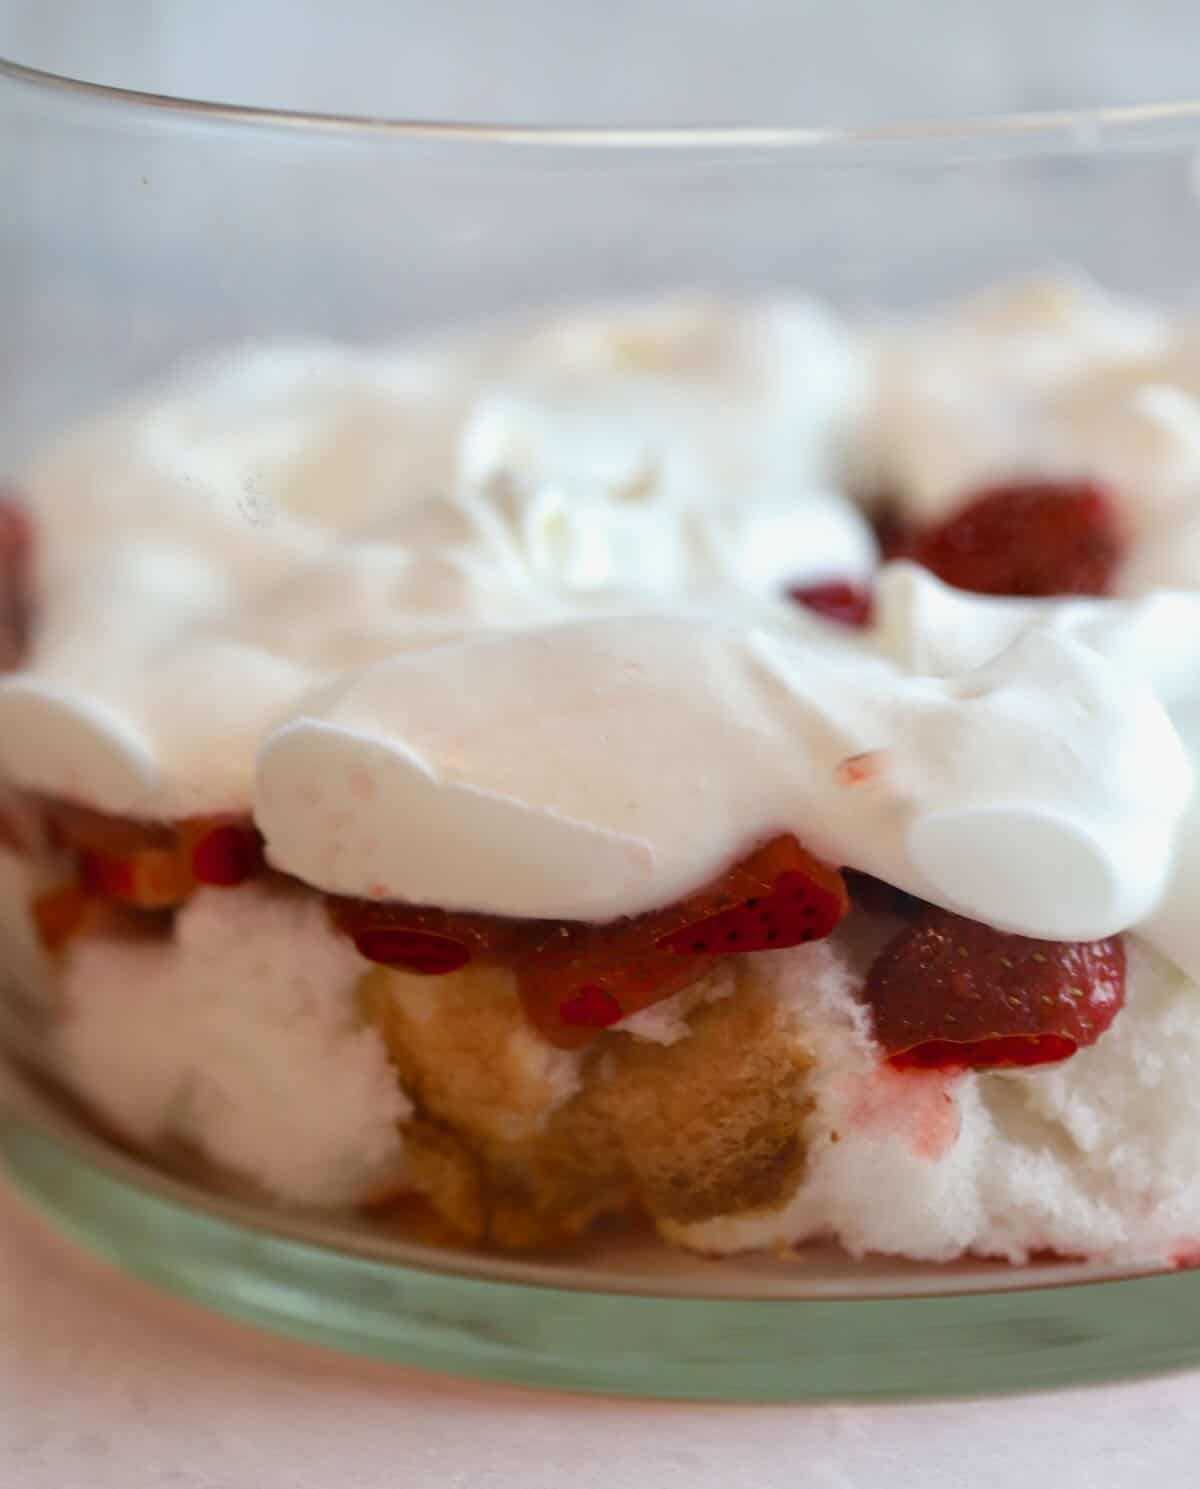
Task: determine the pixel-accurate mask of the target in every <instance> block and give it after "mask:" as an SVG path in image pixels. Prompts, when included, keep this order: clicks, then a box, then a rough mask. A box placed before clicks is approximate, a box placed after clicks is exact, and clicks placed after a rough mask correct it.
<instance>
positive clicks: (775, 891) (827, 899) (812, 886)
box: [659, 836, 850, 956]
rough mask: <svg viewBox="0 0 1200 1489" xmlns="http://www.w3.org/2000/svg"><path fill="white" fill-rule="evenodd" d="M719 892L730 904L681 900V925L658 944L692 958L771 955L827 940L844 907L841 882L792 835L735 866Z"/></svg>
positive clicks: (846, 903)
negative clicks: (710, 908)
mask: <svg viewBox="0 0 1200 1489" xmlns="http://www.w3.org/2000/svg"><path fill="white" fill-rule="evenodd" d="M718 892H719V894H720V895H721V896H722V897H723V898H724V899H725V900H726V901H728V900H733V901H734V903H733V904H731V905H728V908H722V909H717V910H716V911H715V912H713V911H709V913H704V912H705V910H707V909H708V907H707V905H706V904H705V903H704V902H705V900H706V899H707V898H708V896H707V894H705V893H702V894H700V895H697V896H695V897H693V899H691V900H685V901H684V902H683V904H682V905H681V906H679V908H678V912H667V913H668V914H670V915H671V916H672V918H675V914H676V913H678V914H679V916H680V917H681V918H682V919H683V924H682V926H681V927H680V928H679V929H678V930H673V931H671V933H670V934H669V935H667V936H664V937H662V938H661V939H660V941H659V945H660V946H666V947H669V948H670V949H671V950H672V951H675V952H686V953H689V954H691V955H694V956H732V955H735V954H740V953H742V952H747V951H777V950H779V948H780V947H783V946H800V945H802V944H803V943H804V942H805V941H819V940H821V939H822V938H824V937H825V936H828V934H829V933H830V931H832V930H833V928H834V926H835V925H837V923H838V921H839V920H841V918H842V916H843V915H845V913H846V911H847V910H848V909H849V908H850V900H849V896H848V895H847V893H846V882H845V880H844V879H843V878H842V876H841V874H840V873H838V871H837V869H832V868H830V867H829V865H828V864H824V863H822V862H821V861H820V859H817V858H814V857H813V856H812V854H811V853H807V852H806V851H805V850H804V849H803V848H802V847H801V846H800V844H799V843H798V842H797V841H796V839H795V838H793V837H790V836H789V837H780V838H774V839H773V840H772V841H771V842H770V843H768V844H767V845H766V846H765V847H763V848H760V849H759V850H758V852H757V853H753V854H751V856H750V857H749V858H747V859H744V860H743V861H742V862H741V863H740V864H737V865H736V866H735V867H734V868H733V869H731V870H730V872H729V873H728V874H727V875H726V877H725V879H724V880H723V881H721V885H720V887H719V890H718Z"/></svg>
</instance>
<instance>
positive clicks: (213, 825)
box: [179, 816, 266, 889]
mask: <svg viewBox="0 0 1200 1489" xmlns="http://www.w3.org/2000/svg"><path fill="white" fill-rule="evenodd" d="M179 847H180V851H181V853H182V855H183V859H184V862H185V864H186V865H187V868H188V870H189V872H190V874H191V877H192V878H193V879H194V880H195V882H196V883H197V884H211V885H214V886H216V887H218V888H221V889H231V888H233V886H234V885H237V884H244V883H245V882H246V880H247V879H251V878H253V877H254V876H255V875H256V874H259V873H261V872H262V870H263V869H264V868H265V866H266V861H265V859H264V858H263V844H262V837H261V835H260V834H259V832H258V829H257V828H256V827H255V826H254V824H253V823H252V822H248V821H246V820H245V819H244V818H240V817H232V816H221V817H189V818H187V819H185V820H184V821H183V822H181V823H180V824H179Z"/></svg>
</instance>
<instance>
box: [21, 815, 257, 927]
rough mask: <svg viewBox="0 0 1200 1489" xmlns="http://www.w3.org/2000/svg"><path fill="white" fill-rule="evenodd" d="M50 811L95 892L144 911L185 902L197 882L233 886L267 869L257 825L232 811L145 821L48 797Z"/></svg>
mask: <svg viewBox="0 0 1200 1489" xmlns="http://www.w3.org/2000/svg"><path fill="white" fill-rule="evenodd" d="M44 812H45V816H46V821H47V831H48V833H49V835H50V836H51V838H52V839H53V841H54V842H56V843H57V844H58V845H59V846H61V847H64V848H67V849H69V850H73V851H74V853H75V857H76V862H77V864H78V868H79V878H80V883H81V884H82V885H83V887H84V888H85V889H86V890H87V891H88V893H89V894H94V895H99V896H100V897H102V898H104V899H111V900H116V901H119V902H120V903H122V904H128V905H135V906H139V907H140V908H142V909H162V908H165V907H168V906H171V905H181V904H182V903H183V902H184V900H186V899H187V897H188V896H189V895H190V894H191V892H192V890H193V889H194V888H195V887H196V885H197V884H210V885H216V886H220V887H224V888H230V887H232V886H234V885H237V884H242V883H244V882H245V881H246V880H247V879H249V878H251V877H252V876H253V875H255V874H258V873H261V872H262V871H263V870H264V868H265V867H266V864H265V861H264V859H263V852H262V839H261V837H260V836H259V833H258V829H257V828H256V827H255V826H254V824H253V823H252V822H250V821H249V820H248V819H247V818H244V817H238V816H236V815H233V814H231V813H223V814H220V815H215V816H209V817H188V818H186V819H184V820H183V821H182V822H178V823H165V822H142V821H139V820H137V819H136V818H132V817H110V816H108V815H106V814H105V813H103V812H95V811H92V810H91V808H90V807H81V806H76V805H75V804H74V803H71V802H61V801H51V802H46V803H45V804H44Z"/></svg>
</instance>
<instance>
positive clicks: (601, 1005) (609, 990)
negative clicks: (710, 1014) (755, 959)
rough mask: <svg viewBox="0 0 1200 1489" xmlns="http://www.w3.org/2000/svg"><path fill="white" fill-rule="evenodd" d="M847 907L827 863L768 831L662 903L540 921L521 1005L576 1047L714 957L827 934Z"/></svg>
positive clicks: (525, 962)
mask: <svg viewBox="0 0 1200 1489" xmlns="http://www.w3.org/2000/svg"><path fill="white" fill-rule="evenodd" d="M849 904H850V902H849V898H848V896H847V894H846V886H845V883H844V882H843V880H842V876H841V875H840V874H839V873H838V872H837V870H836V869H832V868H830V867H829V865H828V864H825V863H822V862H821V861H820V859H817V858H814V857H813V856H812V854H810V853H808V852H807V851H806V850H805V849H804V848H802V847H801V845H800V844H799V843H798V842H797V841H796V839H795V838H794V837H792V836H790V835H787V836H783V837H777V838H773V839H772V840H771V841H770V842H769V843H767V844H765V845H764V846H763V847H762V848H759V849H757V850H756V851H755V852H754V853H752V854H750V855H749V857H748V858H745V859H743V860H742V861H741V862H740V863H737V864H735V865H734V866H733V868H731V869H730V870H728V872H727V873H725V874H723V875H722V876H721V878H720V879H718V880H717V881H716V883H715V884H713V885H710V886H709V888H707V889H703V890H701V891H699V893H697V894H694V895H691V896H689V898H687V899H686V900H681V901H680V902H679V903H678V904H676V905H671V906H669V907H668V908H667V909H665V910H656V911H652V912H651V913H650V914H648V915H639V916H637V917H635V918H633V919H629V920H619V921H615V922H613V923H612V924H610V925H581V924H578V923H563V922H559V923H543V925H542V928H541V929H540V930H536V929H535V930H532V931H531V932H530V935H529V940H528V942H527V945H526V947H525V948H524V950H523V953H522V955H521V957H520V960H519V962H518V967H517V972H518V982H519V987H520V991H521V997H522V1000H523V1002H524V1006H525V1012H526V1014H527V1016H528V1017H529V1019H530V1021H531V1022H532V1023H533V1024H534V1026H535V1027H536V1028H537V1029H538V1030H540V1032H541V1033H542V1034H543V1035H544V1036H545V1037H546V1038H547V1039H549V1040H550V1041H551V1042H552V1043H554V1044H559V1045H563V1046H565V1047H568V1048H570V1047H573V1046H578V1045H580V1044H582V1043H586V1042H587V1040H588V1038H590V1037H591V1035H590V1033H589V1029H590V1030H594V1029H595V1028H597V1027H604V1026H606V1025H607V1024H608V1023H616V1022H617V1021H618V1020H619V1019H622V1018H627V1017H629V1015H630V1014H634V1013H638V1012H640V1011H641V1010H642V1009H643V1008H649V1007H650V1006H651V1004H653V1003H658V1002H661V1001H662V999H663V998H668V997H670V996H671V994H672V993H677V992H679V991H680V990H681V989H682V988H685V987H687V986H688V985H689V983H692V982H695V981H696V980H697V979H698V978H700V977H702V976H703V975H704V973H705V972H706V971H707V970H708V969H709V968H710V967H711V966H712V963H713V961H714V959H716V958H720V957H725V956H732V955H735V954H740V953H743V952H753V951H766V950H777V949H779V948H781V947H784V946H797V945H799V944H801V943H802V942H804V941H813V940H816V939H818V938H819V937H821V936H827V935H828V934H829V932H830V931H831V930H832V929H833V927H834V926H835V925H836V924H837V922H838V921H839V920H840V919H841V918H842V916H843V915H844V914H845V913H846V911H847V910H848V908H849ZM600 994H603V995H604V998H603V1000H602V999H601V998H600ZM610 1000H611V1001H610ZM614 1004H615V1005H616V1008H617V1010H618V1012H617V1014H616V1016H615V1017H607V1016H606V1017H605V1019H604V1023H603V1024H601V1023H599V1021H598V1020H597V1019H594V1018H593V1017H592V1016H591V1015H592V1014H593V1013H595V1012H597V1011H599V1010H603V1011H604V1012H605V1014H606V1015H608V1014H611V1013H612V1011H613V1005H614ZM584 1012H587V1014H588V1017H587V1018H586V1019H585V1018H584V1017H583V1014H584Z"/></svg>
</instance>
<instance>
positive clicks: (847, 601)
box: [788, 579, 872, 626]
mask: <svg viewBox="0 0 1200 1489" xmlns="http://www.w3.org/2000/svg"><path fill="white" fill-rule="evenodd" d="M788 598H789V599H791V600H794V601H795V602H796V604H797V605H803V606H804V608H805V609H806V610H812V611H815V612H816V614H817V615H823V616H824V617H825V619H826V620H836V621H837V622H838V623H839V624H840V625H843V626H865V625H868V624H869V623H870V620H871V607H872V600H871V591H870V590H869V589H867V588H866V587H865V586H864V585H861V584H848V583H846V581H845V580H841V579H839V580H831V581H830V582H829V583H827V584H800V585H797V586H796V587H795V588H794V589H790V590H788Z"/></svg>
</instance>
